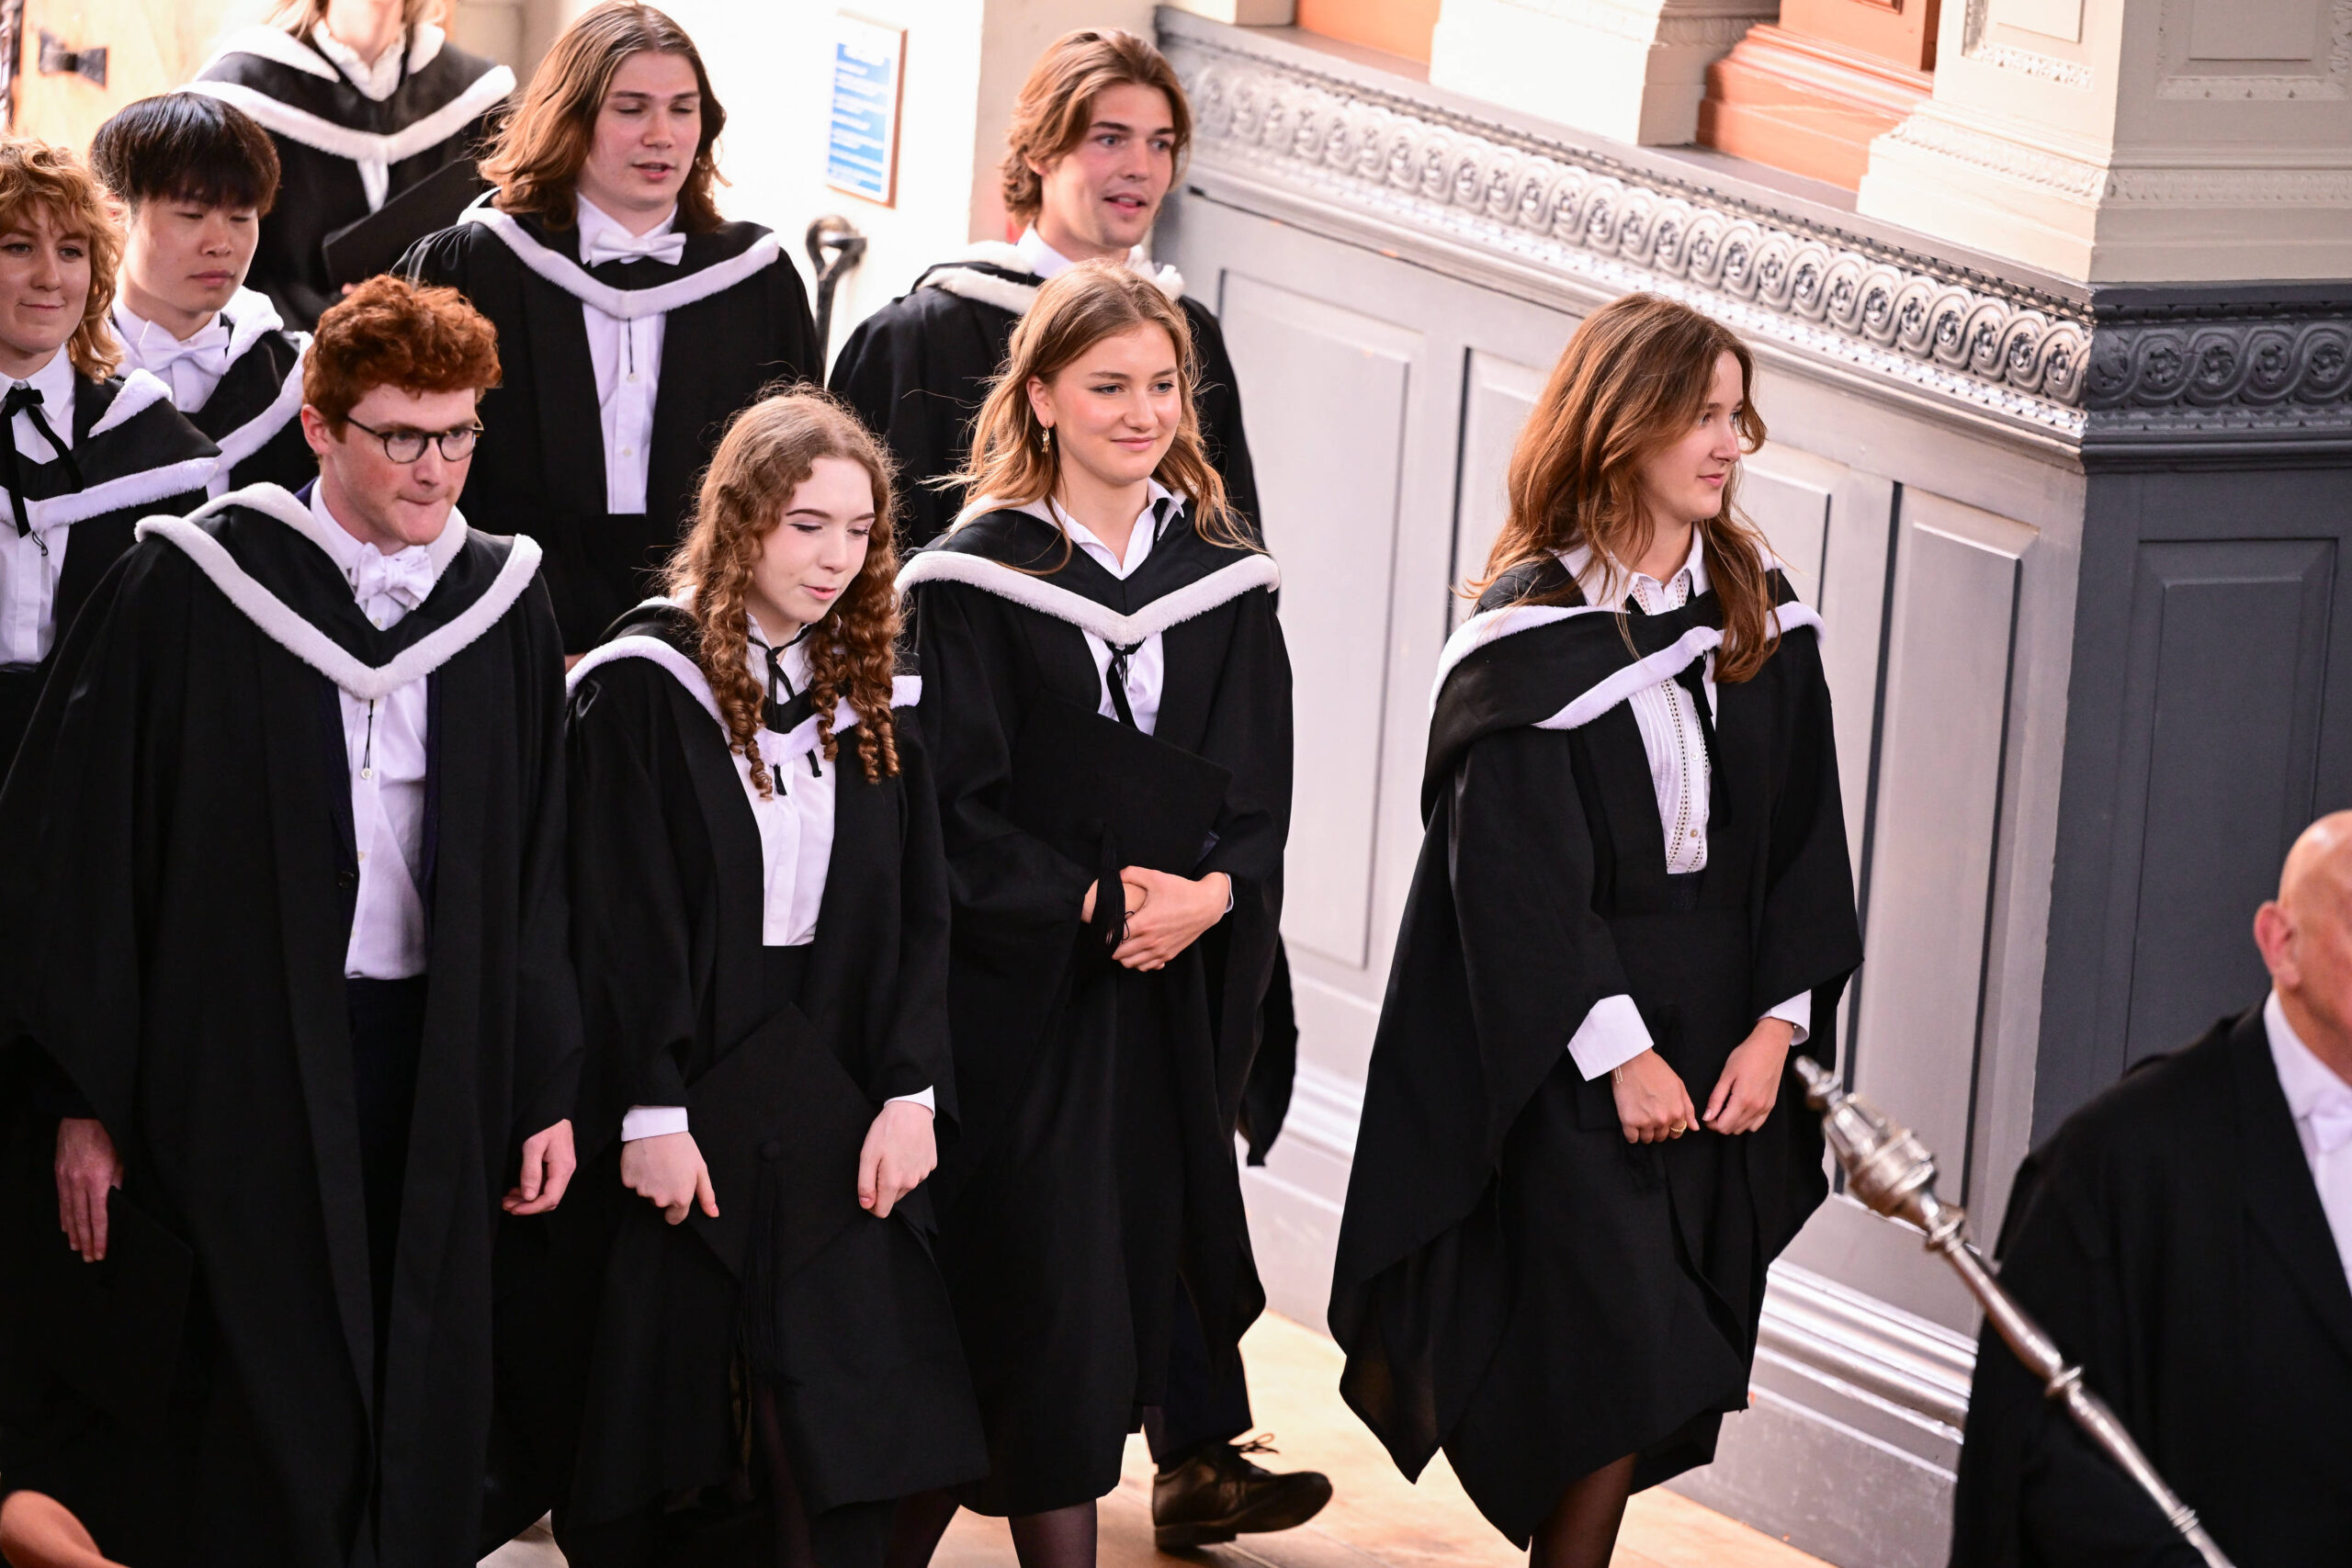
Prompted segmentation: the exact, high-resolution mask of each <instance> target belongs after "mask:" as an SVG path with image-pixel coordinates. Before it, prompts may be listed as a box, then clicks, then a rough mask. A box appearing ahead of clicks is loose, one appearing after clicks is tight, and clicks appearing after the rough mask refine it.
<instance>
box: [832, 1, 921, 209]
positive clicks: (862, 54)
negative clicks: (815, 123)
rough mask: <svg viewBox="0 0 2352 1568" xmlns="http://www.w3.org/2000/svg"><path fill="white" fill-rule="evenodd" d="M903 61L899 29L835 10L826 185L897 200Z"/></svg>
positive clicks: (880, 201)
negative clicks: (830, 118) (830, 119)
mask: <svg viewBox="0 0 2352 1568" xmlns="http://www.w3.org/2000/svg"><path fill="white" fill-rule="evenodd" d="M906 59H907V31H906V29H905V28H892V27H885V26H883V25H882V24H881V23H879V22H869V21H867V20H865V18H864V17H854V16H852V15H850V14H849V13H848V12H846V11H843V12H839V13H836V14H835V16H834V17H833V98H832V123H831V128H830V129H829V130H828V132H827V137H826V142H825V183H826V184H827V185H829V186H832V187H833V188H834V189H835V190H845V191H847V192H849V193H850V195H852V196H855V197H864V198H865V200H867V201H871V202H875V203H876V204H877V205H880V206H883V207H889V206H892V205H894V204H896V202H897V200H898V194H899V192H898V185H899V98H900V89H901V87H902V85H903V84H902V80H901V79H902V77H903V76H904V74H905V67H906Z"/></svg>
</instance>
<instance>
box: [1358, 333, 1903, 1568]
mask: <svg viewBox="0 0 2352 1568" xmlns="http://www.w3.org/2000/svg"><path fill="white" fill-rule="evenodd" d="M1752 379H1753V376H1752V366H1751V362H1750V360H1749V357H1748V353H1747V348H1746V347H1745V346H1744V345H1743V344H1741V343H1740V342H1739V341H1738V340H1737V339H1736V338H1735V337H1734V336H1732V334H1731V333H1729V332H1727V331H1726V330H1724V328H1723V327H1722V326H1720V325H1718V324H1717V323H1715V322H1714V321H1711V320H1709V319H1708V318H1706V317H1705V316H1702V315H1701V314H1699V313H1698V312H1697V311H1694V310H1691V309H1690V308H1689V307H1688V306H1685V305H1681V304H1678V303H1675V302H1673V301H1669V300H1666V299H1659V298H1657V297H1656V296H1654V295H1643V294H1635V295H1628V296H1626V297H1625V298H1623V299H1618V300H1616V301H1614V302H1612V303H1611V304H1609V305H1607V306H1604V307H1603V308H1601V309H1600V310H1596V311H1594V312H1593V313H1592V314H1591V315H1590V316H1589V317H1588V318H1587V319H1586V320H1585V321H1584V322H1583V324H1582V325H1580V326H1579V327H1578V328H1577V332H1576V335H1575V336H1574V337H1573V338H1571V339H1570V340H1569V343H1568V346H1567V349H1566V352H1565V353H1564V354H1563V355H1561V357H1560V362H1559V364H1558V365H1557V366H1556V367H1554V369H1553V372H1552V376H1551V378H1550V380H1549V381H1548V382H1547V383H1546V384H1545V387H1544V393H1543V396H1542V397H1541V398H1540V399H1538V400H1537V402H1536V406H1535V410H1534V412H1533V413H1532V415H1531V416H1530V418H1529V420H1528V422H1527V426H1526V429H1525V430H1524V431H1523V432H1522V433H1521V435H1520V439H1519V446H1518V449H1517V450H1516V451H1515V452H1514V453H1513V454H1512V457H1511V464H1510V517H1509V520H1508V521H1507V522H1506V524H1505V525H1504V527H1503V531H1502V534H1501V536H1500V537H1499V538H1498V540H1497V542H1496V545H1495V547H1494V551H1493V554H1492V555H1491V556H1490V557H1489V558H1488V561H1487V571H1488V573H1489V577H1488V581H1487V587H1486V589H1485V592H1484V593H1483V594H1482V596H1481V597H1480V599H1479V601H1478V611H1477V614H1476V615H1473V616H1472V617H1471V618H1470V619H1469V620H1468V621H1466V622H1464V624H1463V626H1462V627H1461V629H1460V630H1459V631H1458V632H1457V633H1456V634H1455V635H1454V637H1453V638H1452V639H1451V640H1450V641H1449V642H1448V643H1447V645H1446V648H1445V652H1444V655H1443V658H1442V661H1441V665H1440V685H1439V688H1438V693H1437V698H1436V712H1435V714H1434V716H1433V717H1432V719H1431V721H1430V743H1429V766H1428V770H1427V772H1426V773H1425V774H1424V776H1423V779H1422V784H1421V811H1422V816H1423V818H1424V819H1425V821H1426V823H1427V826H1428V833H1427V836H1426V838H1425V840H1424V843H1423V848H1422V852H1421V859H1420V863H1419V867H1418V868H1417V869H1416V870H1415V873H1414V877H1413V885H1412V890H1411V892H1410V894H1409V895H1408V898H1407V901H1406V906H1405V920H1404V929H1403V931H1402V933H1401V934H1400V935H1399V937H1398V939H1397V956H1396V961H1395V963H1394V964H1393V966H1392V967H1391V969H1390V972H1389V981H1388V996H1387V1000H1386V1002H1385V1005H1384V1006H1383V1008H1382V1010H1381V1018H1380V1027H1379V1031H1378V1032H1377V1033H1376V1035H1375V1036H1374V1043H1373V1055H1372V1067H1371V1076H1370V1077H1369V1079H1368V1080H1367V1083H1366V1087H1365V1091H1364V1111H1363V1130H1362V1132H1361V1133H1360V1134H1359V1135H1358V1138H1357V1143H1356V1158H1355V1165H1354V1168H1353V1170H1352V1172H1351V1175H1350V1177H1349V1181H1348V1201H1347V1209H1346V1212H1345V1213H1344V1215H1343V1217H1342V1219H1341V1222H1340V1247H1339V1260H1338V1267H1337V1273H1336V1277H1335V1279H1334V1280H1333V1283H1332V1288H1331V1328H1332V1333H1333V1336H1334V1337H1336V1338H1337V1339H1338V1340H1339V1342H1340V1346H1341V1348H1344V1349H1345V1350H1346V1351H1347V1353H1348V1364H1347V1370H1346V1372H1345V1373H1344V1375H1343V1377H1342V1380H1341V1383H1340V1391H1341V1393H1343V1394H1345V1396H1346V1397H1347V1400H1348V1402H1349V1404H1351V1406H1352V1407H1353V1408H1354V1409H1355V1411H1356V1412H1357V1414H1358V1415H1360V1416H1363V1419H1364V1421H1365V1423H1366V1424H1367V1425H1368V1426H1370V1427H1372V1429H1373V1430H1374V1432H1375V1433H1376V1434H1378V1436H1379V1437H1380V1439H1381V1441H1382V1442H1383V1443H1385V1445H1386V1446H1387V1448H1388V1451H1389V1453H1390V1455H1391V1456H1392V1457H1394V1458H1395V1460H1396V1461H1397V1465H1398V1467H1399V1468H1400V1469H1402V1470H1403V1471H1404V1472H1405V1473H1406V1474H1407V1475H1408V1476H1418V1475H1419V1473H1420V1471H1421V1468H1422V1467H1423V1466H1424V1465H1426V1464H1427V1463H1428V1462H1429V1461H1430V1456H1431V1455H1432V1454H1433V1453H1435V1452H1436V1451H1437V1450H1439V1449H1440V1448H1442V1449H1444V1450H1445V1452H1446V1457H1447V1458H1448V1459H1449V1460H1450V1461H1452V1462H1453V1470H1454V1472H1455V1474H1457V1475H1458V1476H1460V1477H1461V1480H1462V1484H1463V1486H1464V1489H1465V1490H1466V1491H1467V1492H1468V1493H1469V1494H1470V1497H1471V1500H1472V1501H1473V1502H1475V1503H1476V1504H1477V1506H1478V1508H1479V1511H1480V1512H1482V1513H1483V1514H1485V1515H1486V1517H1487V1519H1488V1520H1489V1521H1490V1522H1492V1523H1493V1524H1494V1526H1495V1527H1496V1528H1497V1529H1499V1530H1501V1531H1502V1532H1503V1534H1504V1535H1505V1536H1507V1537H1509V1538H1510V1540H1512V1541H1514V1542H1516V1543H1518V1544H1519V1545H1521V1546H1528V1545H1530V1543H1531V1540H1532V1550H1531V1552H1530V1556H1529V1562H1531V1563H1532V1564H1533V1568H1603V1565H1605V1564H1606V1563H1607V1562H1609V1559H1610V1553H1611V1549H1612V1547H1613V1544H1614V1542H1615V1540H1616V1536H1617V1528H1618V1525H1619V1523H1620V1521H1621V1519H1622V1517H1623V1513H1624V1507H1625V1499H1626V1496H1627V1495H1628V1494H1629V1493H1630V1492H1631V1491H1633V1490H1635V1489H1638V1488H1641V1487H1646V1486H1651V1485H1655V1484H1656V1483H1658V1482H1660V1481H1664V1480H1666V1479H1667V1478H1668V1477H1670V1476H1673V1475H1676V1474H1678V1473H1679V1472H1682V1471H1685V1470H1688V1469H1690V1468H1691V1467H1692V1466H1694V1465H1701V1464H1705V1463H1707V1462H1708V1461H1710V1460H1712V1459H1713V1457H1714V1448H1715V1436H1716V1431H1717V1428H1718V1427H1719V1426H1720V1425H1721V1423H1722V1419H1723V1416H1724V1414H1725V1413H1727V1412H1732V1411H1737V1410H1744V1409H1746V1408H1747V1377H1748V1367H1749V1362H1750V1359H1751V1358H1752V1357H1753V1355H1754V1353H1755V1346H1756V1327H1757V1322H1758V1315H1759V1314H1760V1313H1761V1312H1762V1310H1763V1298H1764V1270H1765V1269H1766V1266H1767V1265H1769V1264H1770V1262H1771V1260H1772V1258H1774V1257H1775V1256H1777V1255H1778V1254H1779V1252H1780V1250H1781V1248H1782V1247H1785V1246H1786V1245H1787V1244H1788V1242H1789V1239H1790V1238H1791V1237H1792V1236H1793V1235H1795V1234H1796V1231H1797V1227H1798V1226H1799V1225H1801V1224H1804V1219H1805V1216H1806V1215H1808V1214H1810V1213H1812V1212H1813V1210H1814V1209H1815V1207H1816V1206H1817V1205H1818V1204H1819V1203H1820V1202H1821V1201H1822V1199H1823V1197H1824V1196H1825V1195H1826V1186H1825V1183H1824V1179H1823V1175H1822V1148H1821V1122H1820V1118H1819V1117H1818V1116H1817V1115H1815V1113H1813V1112H1812V1111H1808V1110H1807V1109H1806V1108H1805V1105H1804V1094H1803V1091H1802V1089H1801V1088H1800V1087H1798V1086H1796V1085H1795V1084H1794V1083H1793V1080H1792V1079H1791V1078H1790V1077H1788V1055H1789V1052H1790V1051H1791V1050H1792V1049H1804V1050H1806V1051H1807V1052H1808V1054H1809V1055H1813V1056H1815V1058H1816V1059H1818V1060H1821V1061H1824V1062H1826V1061H1828V1060H1829V1059H1830V1058H1831V1055H1832V1053H1831V1049H1830V1047H1831V1039H1830V1030H1829V1023H1830V1021H1831V1019H1832V1017H1833V1016H1834V1014H1835V1011H1836V1009H1837V1004H1838V995H1839V992H1840V990H1841V989H1842V987H1844V985H1845V983H1846V978H1847V976H1849V974H1850V973H1851V972H1852V971H1853V969H1854V967H1855V965H1856V964H1858V963H1860V958H1861V943H1860V935H1859V932H1858V930H1857V926H1856V922H1855V916H1854V886H1853V876H1852V873H1851V871H1850V869H1849V863H1848V859H1847V851H1846V829H1845V818H1844V817H1843V815H1842V813H1841V812H1840V810H1839V807H1838V759H1837V754H1836V748H1835V743H1834V741H1833V739H1832V736H1831V733H1830V716H1829V691H1828V687H1827V686H1826V684H1825V683H1824V682H1823V679H1822V671H1821V654H1820V648H1819V645H1818V637H1819V632H1820V625H1821V623H1820V620H1819V618H1818V617H1817V616H1815V615H1814V614H1813V612H1812V611H1810V610H1808V609H1806V608H1805V607H1804V605H1802V604H1798V603H1796V601H1795V600H1794V599H1793V598H1792V595H1791V593H1790V592H1789V589H1788V585H1787V582H1786V581H1785V579H1784V578H1783V576H1782V574H1781V571H1780V570H1779V568H1778V565H1777V563H1776V562H1774V561H1773V559H1772V558H1771V557H1770V553H1769V552H1768V551H1767V550H1766V548H1765V544H1764V540H1763V538H1762V537H1761V536H1759V535H1758V534H1757V532H1756V531H1755V530H1754V529H1753V528H1752V527H1750V526H1749V525H1747V523H1746V522H1745V521H1743V520H1742V519H1741V518H1740V517H1739V515H1738V513H1736V511H1735V510H1734V506H1733V497H1734V493H1735V491H1736V484H1737V479H1738V471H1739V462H1740V458H1741V457H1743V456H1744V455H1745V454H1747V453H1748V452H1751V451H1753V450H1755V449H1756V447H1757V446H1758V445H1759V444H1761V442H1762V441H1763V439H1764V424H1763V422H1762V420H1761V419H1760V418H1758V415H1757V413H1756V411H1755V408H1754V407H1753V405H1752V404H1751V403H1750V402H1749V400H1748V399H1749V388H1750V383H1751V381H1752Z"/></svg>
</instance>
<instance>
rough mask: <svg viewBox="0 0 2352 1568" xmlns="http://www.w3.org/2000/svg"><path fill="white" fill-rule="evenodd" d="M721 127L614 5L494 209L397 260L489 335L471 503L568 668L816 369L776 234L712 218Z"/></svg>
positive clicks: (501, 179)
mask: <svg viewBox="0 0 2352 1568" xmlns="http://www.w3.org/2000/svg"><path fill="white" fill-rule="evenodd" d="M726 119H727V116H726V111H725V110H724V109H722V108H721V107H719V103H718V99H717V98H716V97H714V96H712V95H711V91H710V80H709V76H708V74H707V73H706V72H705V71H704V69H703V63H702V57H701V56H700V55H699V54H697V53H696V52H695V46H694V42H693V40H692V39H688V38H687V37H686V35H685V33H684V31H683V30H682V29H681V28H679V27H678V25H677V24H676V23H675V22H673V21H672V20H670V18H669V17H665V16H663V15H662V13H661V12H660V11H657V10H655V9H654V8H653V7H651V6H639V5H629V4H624V3H621V0H608V3H607V4H605V5H602V6H597V7H595V8H594V10H591V11H589V12H588V13H586V14H585V15H584V16H582V17H581V18H580V19H579V20H578V21H576V22H574V23H572V24H571V27H570V28H567V29H566V30H565V31H564V33H563V36H562V37H560V38H559V39H557V40H556V42H555V47H554V48H553V49H552V50H551V51H548V57H547V60H546V62H544V63H543V64H541V65H540V67H539V69H538V72H537V74H536V75H534V76H533V77H532V78H531V85H530V87H529V89H528V90H527V91H526V93H525V94H524V96H523V101H522V104H521V106H520V107H518V108H517V109H516V111H515V117H514V118H513V119H512V121H510V122H509V124H508V126H507V128H506V130H505V132H504V134H503V136H502V138H501V139H500V141H499V142H498V145H497V147H496V149H495V150H494V151H493V152H492V154H491V156H490V157H489V158H488V159H487V160H485V161H484V163H483V164H482V170H483V173H484V174H485V175H488V176H489V178H490V179H491V180H492V182H493V183H494V184H495V185H496V186H498V191H497V194H496V195H494V196H492V197H488V198H486V199H485V200H484V201H483V202H482V203H481V204H479V205H477V206H475V207H472V208H470V209H468V210H467V212H466V213H465V221H463V222H460V223H459V224H458V226H457V227H456V228H454V229H451V230H448V231H446V232H444V233H441V234H437V235H435V236H433V237H432V238H430V239H428V240H424V241H423V242H421V243H419V244H418V245H417V246H416V248H415V249H414V250H413V251H411V252H410V253H409V254H408V256H407V258H406V259H405V260H404V261H402V263H401V267H402V270H404V271H406V272H408V273H409V274H410V275H411V276H415V277H417V278H420V279H422V280H424V281H425V282H429V283H447V284H452V285H454V286H456V287H457V288H459V289H460V290H462V291H463V292H464V293H465V295H466V297H467V298H468V299H471V300H472V301H473V302H474V304H475V305H476V306H477V307H478V308H479V309H480V310H481V311H482V312H483V313H484V314H486V315H488V316H489V317H490V319H491V320H492V321H495V322H497V323H498V341H499V348H500V352H501V353H502V354H503V355H504V358H505V364H506V382H505V385H504V386H503V387H501V388H500V389H498V390H497V391H494V392H492V394H491V395H490V396H489V397H488V398H487V399H485V400H483V402H482V423H483V426H484V427H485V428H486V429H487V430H488V432H489V438H488V440H486V441H485V442H484V443H483V446H482V460H481V465H480V471H479V472H478V473H477V475H476V476H475V485H476V487H477V494H478V497H479V499H480V500H481V503H482V504H485V505H494V506H496V507H498V508H499V509H500V510H501V512H502V513H508V514H512V515H514V516H515V517H517V518H520V517H525V516H527V517H529V518H531V519H532V523H531V525H530V532H531V533H532V535H533V536H535V537H536V538H537V539H538V540H539V541H540V543H541V544H543V545H544V546H546V547H547V552H548V567H547V570H548V590H549V591H550V592H553V593H554V595H555V610H556V619H557V620H558V621H559V622H560V624H561V626H562V627H563V639H564V641H563V646H564V649H565V651H566V652H567V653H572V654H580V653H585V652H587V651H588V649H591V648H593V647H594V646H595V645H596V642H597V641H598V639H599V638H601V637H603V635H604V632H605V627H606V626H609V625H611V623H612V621H613V618H614V617H615V616H616V615H619V614H620V613H621V612H622V611H624V610H626V609H628V607H629V606H630V605H632V604H637V603H638V602H639V600H641V599H643V598H644V597H645V596H646V595H647V594H648V593H650V592H653V591H654V589H655V586H656V582H657V579H658V578H659V575H660V573H661V570H662V566H663V563H665V562H666V561H667V560H668V559H669V558H670V552H671V551H672V550H673V548H675V547H676V546H677V543H678V541H679V539H680V538H681V537H683V536H684V533H685V530H686V528H687V526H688V525H690V524H691V523H692V522H693V520H694V511H695V479H696V477H697V476H698V475H699V474H700V473H701V472H702V469H703V466H704V465H705V464H706V463H707V462H708V461H709V460H710V454H711V452H712V451H713V450H714V449H715V448H716V447H717V446H718V438H719V436H720V434H722V433H723V432H724V431H725V430H726V428H727V422H728V421H729V419H730V418H732V417H733V416H734V415H735V413H736V412H738V411H740V410H741V409H744V408H747V407H749V406H750V405H751V404H752V402H753V401H754V400H757V398H758V397H759V395H760V392H761V390H762V389H763V388H765V387H767V386H768V385H769V384H770V383H772V382H789V381H796V380H803V379H809V378H816V377H818V376H820V374H821V373H822V370H823V355H822V352H821V351H820V348H819V347H818V344H817V341H816V329H815V327H814V326H813V325H812V324H811V322H810V321H809V304H808V298H807V296H806V294H805V293H804V292H803V291H802V289H801V287H800V275H799V273H797V271H795V270H794V268H793V265H792V263H791V261H790V259H789V258H787V257H786V255H785V254H784V251H783V247H782V246H781V245H780V244H779V243H778V242H777V240H776V237H775V235H774V234H773V233H771V232H769V231H767V230H765V229H763V228H762V227H761V226H760V225H758V224H756V223H744V222H729V221H727V220H722V219H721V218H720V217H719V215H718V207H717V206H716V205H715V203H714V199H713V197H714V192H713V186H715V185H716V183H717V181H718V164H717V162H716V159H715V155H714V153H713V152H712V144H713V143H714V142H715V141H717V140H718V132H719V129H720V127H722V126H723V125H724V124H725V123H726ZM517 526H522V525H521V524H519V523H518V524H517Z"/></svg>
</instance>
